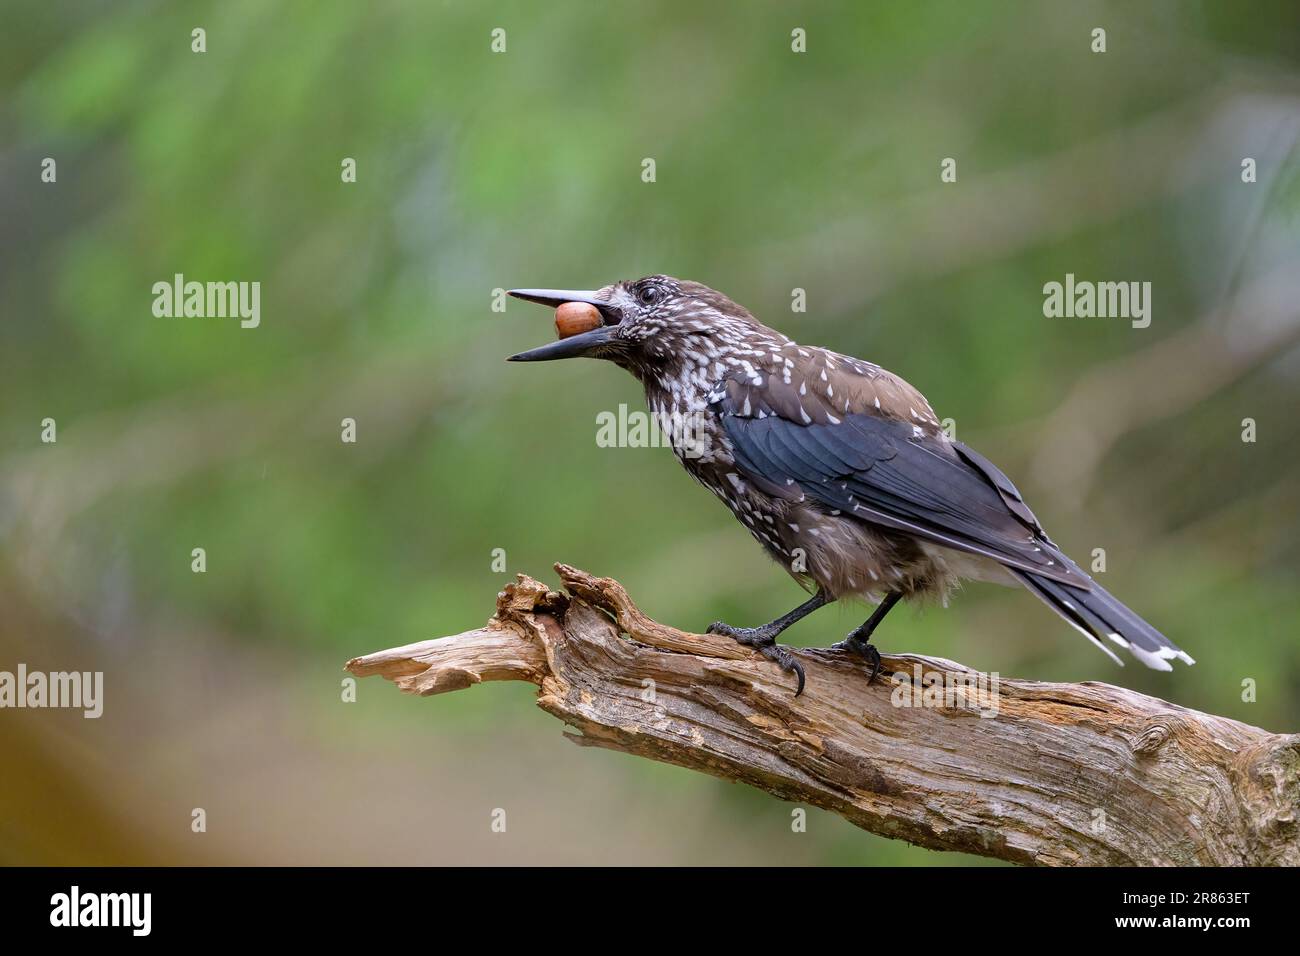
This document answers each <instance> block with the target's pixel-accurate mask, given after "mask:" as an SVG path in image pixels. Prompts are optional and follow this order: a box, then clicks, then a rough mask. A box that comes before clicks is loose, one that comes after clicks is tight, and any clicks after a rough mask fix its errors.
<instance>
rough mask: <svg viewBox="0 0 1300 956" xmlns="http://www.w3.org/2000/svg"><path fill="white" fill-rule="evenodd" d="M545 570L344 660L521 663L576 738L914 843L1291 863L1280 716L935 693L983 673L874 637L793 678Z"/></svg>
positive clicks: (438, 676) (1105, 696) (1024, 689)
mask: <svg viewBox="0 0 1300 956" xmlns="http://www.w3.org/2000/svg"><path fill="white" fill-rule="evenodd" d="M556 570H557V571H558V572H559V574H560V577H561V578H562V580H563V581H564V584H565V586H566V588H567V589H568V592H569V593H568V594H563V593H557V592H554V591H550V590H549V589H548V588H547V587H546V586H545V585H543V584H541V583H540V582H538V581H535V580H533V579H532V578H530V577H528V576H526V575H519V580H518V582H517V583H514V584H510V585H507V587H506V588H505V590H503V591H502V592H501V593H500V594H499V595H498V596H497V611H496V614H495V615H494V616H493V617H492V619H491V620H490V621H489V622H488V624H487V625H486V626H485V627H482V628H479V629H478V630H475V631H468V632H466V633H464V634H458V635H456V636H454V637H445V638H442V639H440V640H431V641H422V642H420V643H417V644H410V645H407V646H405V647H398V648H393V649H391V650H386V651H379V652H378V653H375V654H369V655H366V656H365V657H359V658H356V659H355V660H352V661H349V662H348V664H347V669H348V670H349V671H351V672H352V673H353V674H356V675H358V676H365V675H369V674H380V675H382V676H384V677H387V678H389V679H390V680H392V681H394V682H395V683H396V684H397V685H398V687H399V688H400V689H401V690H403V691H405V692H407V693H414V694H423V695H427V694H438V693H443V692H445V691H451V690H461V689H463V688H465V687H469V686H470V685H472V684H477V683H479V682H481V681H487V680H522V681H529V682H531V683H534V684H537V685H538V687H539V688H540V690H539V693H538V698H537V703H538V706H540V707H541V708H542V709H543V710H545V711H547V712H548V713H550V714H552V715H554V716H556V717H559V718H560V719H561V720H563V721H564V722H565V723H566V724H569V725H570V726H572V727H574V728H576V729H577V730H578V731H580V734H569V735H567V736H569V737H570V739H572V740H574V741H575V742H576V743H580V744H584V745H594V746H599V747H607V748H610V749H612V750H620V751H623V752H625V753H630V754H636V755H639V756H642V757H649V758H651V759H653V760H661V761H664V762H667V763H672V764H677V765H679V766H682V767H690V768H692V769H695V770H702V771H704V772H706V773H710V774H713V775H714V776H718V777H722V778H724V779H728V780H736V781H741V782H744V783H748V784H751V785H752V786H755V787H758V788H760V789H762V790H766V791H768V792H769V793H772V794H775V795H776V796H778V797H781V798H783V799H786V800H792V801H795V802H798V803H805V804H812V805H815V806H819V807H823V808H825V809H827V810H831V811H833V812H835V813H838V814H840V815H841V816H843V817H844V818H845V819H847V820H849V821H851V822H852V823H854V824H856V825H857V826H860V827H862V828H863V829H865V830H869V831H871V832H873V833H878V834H881V835H883V836H888V837H895V838H899V839H904V840H908V841H910V842H912V843H916V844H920V845H921V846H926V847H931V848H934V849H940V850H960V851H964V852H968V853H977V854H980V855H983V856H990V857H997V858H999V859H1004V860H1011V861H1013V862H1016V863H1027V864H1049V865H1062V864H1117V865H1162V864H1163V865H1168V864H1208V865H1290V866H1295V865H1297V864H1300V822H1298V821H1297V811H1298V809H1300V735H1280V734H1271V733H1267V732H1266V731H1263V730H1260V729H1258V728H1255V727H1251V726H1248V725H1246V724H1242V723H1239V722H1237V721H1235V720H1228V719H1226V718H1223V717H1215V716H1211V715H1209V714H1202V713H1197V712H1196V711H1192V710H1187V709H1185V708H1182V707H1177V706H1175V705H1173V704H1169V703H1166V702H1164V701H1161V700H1157V699H1155V698H1152V697H1147V696H1145V695H1142V694H1137V693H1134V692H1133V691H1129V690H1124V689H1123V688H1119V687H1112V686H1110V685H1108V684H1098V683H1091V682H1089V683H1084V684H1045V683H1038V682H1034V681H1024V680H1002V681H1000V682H999V683H998V684H996V685H985V686H984V691H985V694H984V695H979V694H976V693H974V692H972V691H970V690H966V691H963V690H961V689H960V687H959V688H958V690H957V691H956V692H955V693H953V694H950V695H949V696H948V698H947V699H944V698H943V696H942V692H941V691H938V690H935V689H934V688H936V687H942V686H949V687H952V686H957V685H961V684H963V683H969V682H971V681H972V680H974V679H976V678H980V677H986V676H987V675H978V674H977V673H976V672H975V671H971V670H970V669H968V668H964V667H962V666H961V665H960V664H954V663H952V662H951V661H945V660H938V659H934V658H926V657H918V656H914V655H899V656H893V657H886V658H885V659H884V668H885V672H886V673H889V672H892V673H893V675H894V676H893V678H892V679H888V680H883V681H882V680H879V679H878V680H877V682H876V683H874V684H870V685H868V683H867V681H866V665H865V664H864V663H863V662H862V661H860V660H859V659H857V658H855V657H853V656H851V655H849V654H847V653H843V652H840V651H835V650H830V649H800V650H798V651H797V654H798V656H799V659H800V661H801V662H802V663H803V665H804V668H805V669H806V671H807V674H808V686H807V690H805V692H804V693H803V695H801V696H800V697H797V698H796V697H795V696H794V678H793V676H792V675H790V674H787V673H784V672H782V671H781V670H779V669H778V668H777V667H776V666H775V665H774V664H772V663H770V662H769V661H767V660H766V659H765V658H762V657H760V656H759V655H757V654H756V653H753V652H752V651H750V650H749V649H747V648H744V647H741V646H740V645H738V644H736V643H735V642H733V641H731V640H730V639H727V638H722V637H715V636H712V635H700V634H688V633H686V632H683V631H679V630H676V629H675V628H671V627H667V626H665V625H662V624H658V623H656V622H655V621H652V620H650V619H649V618H647V617H646V616H645V615H644V614H642V613H641V611H640V610H638V609H637V607H636V605H634V604H633V603H632V601H631V599H630V598H629V597H628V596H627V594H626V592H625V591H624V590H623V588H622V586H621V585H619V583H618V582H617V581H614V580H612V579H609V578H597V577H593V576H591V575H589V574H587V573H586V572H583V571H579V570H577V569H576V568H571V567H568V566H566V565H556ZM625 635H626V636H625ZM940 681H942V682H945V683H943V684H937V683H936V682H940ZM926 687H929V688H930V690H929V691H928V693H923V691H924V689H925V688H926ZM909 705H910V706H909ZM981 712H983V713H984V714H985V715H986V716H981Z"/></svg>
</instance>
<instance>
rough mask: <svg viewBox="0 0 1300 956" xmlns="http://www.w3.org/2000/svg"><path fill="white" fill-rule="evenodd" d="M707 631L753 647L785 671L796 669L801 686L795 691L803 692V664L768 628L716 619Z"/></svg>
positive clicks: (796, 692) (796, 693)
mask: <svg viewBox="0 0 1300 956" xmlns="http://www.w3.org/2000/svg"><path fill="white" fill-rule="evenodd" d="M707 633H709V634H721V635H723V636H725V637H730V638H732V639H733V640H734V641H736V642H737V643H738V644H744V645H745V646H746V647H752V648H754V649H755V650H756V651H758V652H759V653H760V654H762V655H763V656H764V657H766V658H767V659H768V660H770V661H772V662H773V663H774V664H776V666H777V667H779V668H781V670H783V671H794V673H795V676H796V677H798V678H799V686H798V688H797V689H796V690H795V692H794V696H796V697H798V696H799V695H800V694H802V693H803V685H804V672H803V665H802V664H800V663H799V662H798V661H797V660H795V659H794V655H793V654H791V653H790V651H789V650H788V649H787V648H784V647H782V646H781V645H780V644H778V643H777V642H776V635H774V634H772V633H771V631H770V630H769V629H768V628H764V627H732V626H731V625H730V624H724V623H723V622H722V621H714V622H713V623H712V624H710V625H709V627H708V631H707Z"/></svg>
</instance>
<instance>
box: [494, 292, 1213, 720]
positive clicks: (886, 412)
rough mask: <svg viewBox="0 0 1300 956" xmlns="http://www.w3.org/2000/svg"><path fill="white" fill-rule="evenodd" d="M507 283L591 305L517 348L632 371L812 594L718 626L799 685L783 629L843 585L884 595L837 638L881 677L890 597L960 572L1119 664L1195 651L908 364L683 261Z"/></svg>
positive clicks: (1164, 662)
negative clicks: (722, 285)
mask: <svg viewBox="0 0 1300 956" xmlns="http://www.w3.org/2000/svg"><path fill="white" fill-rule="evenodd" d="M509 294H510V295H512V296H514V297H516V298H519V299H523V300H526V301H529V302H534V303H539V304H542V305H547V306H552V307H555V308H557V309H558V308H560V307H561V306H566V305H569V307H570V308H574V306H572V305H570V304H572V303H579V304H580V307H582V308H587V309H588V311H589V310H590V309H593V308H594V309H595V310H596V311H595V313H593V315H592V320H591V325H594V326H595V327H594V328H590V329H589V330H587V331H581V332H579V333H578V334H570V335H567V336H566V337H563V338H560V339H559V340H557V341H555V342H551V343H549V344H546V345H543V346H540V347H538V348H534V349H531V350H529V351H525V352H521V353H519V354H516V355H512V356H510V357H509V359H508V361H511V362H542V361H551V360H556V359H567V358H577V357H587V358H594V359H601V360H605V361H609V362H612V363H614V364H615V365H617V366H619V367H621V368H623V369H625V370H627V371H628V372H630V373H631V374H632V375H633V376H635V377H636V378H637V379H638V380H639V381H640V383H641V385H642V386H643V388H644V389H645V397H646V403H647V405H648V406H649V408H650V411H651V414H652V416H653V418H654V419H655V421H656V422H657V423H658V424H659V426H660V427H661V428H662V429H663V430H664V432H665V434H666V435H667V437H668V439H669V444H670V446H671V447H672V450H673V452H674V454H675V455H676V456H677V458H678V459H679V461H680V462H681V464H682V465H683V466H684V467H685V468H686V470H687V471H688V472H689V473H690V474H691V476H692V477H693V478H695V479H696V481H698V482H699V483H700V484H702V485H703V486H704V487H705V488H707V489H708V490H709V491H711V492H713V494H714V495H716V496H717V497H718V498H719V499H720V500H721V501H722V503H723V504H725V505H726V506H727V507H728V508H729V509H730V510H731V512H732V514H733V515H734V516H735V517H736V518H737V519H738V520H739V521H740V522H741V524H742V525H744V526H745V528H746V529H747V530H748V531H749V533H750V534H751V535H752V536H753V537H754V539H755V540H756V541H757V542H758V543H759V544H760V545H761V546H762V547H763V549H764V551H765V552H766V553H767V554H768V555H769V556H770V557H771V558H773V559H774V560H775V561H776V562H778V563H779V564H780V565H781V566H782V567H783V568H784V569H785V571H786V572H787V573H788V574H790V576H791V577H793V578H794V579H795V581H796V582H797V583H798V584H799V585H800V586H802V587H803V588H804V589H805V591H806V592H808V593H810V594H811V595H812V596H811V597H810V598H809V599H808V600H806V601H804V602H803V603H802V604H800V605H799V606H798V607H796V608H794V609H793V610H791V611H789V612H788V613H786V614H783V615H781V616H780V617H778V618H776V619H775V620H773V621H769V622H768V623H766V624H762V625H759V626H755V627H738V626H733V625H730V624H727V623H724V622H722V621H715V622H714V623H713V624H711V625H709V627H708V628H707V632H708V633H710V634H720V635H726V636H729V637H731V638H733V639H735V640H736V641H738V642H740V643H741V644H744V645H747V646H749V647H752V648H754V649H755V650H756V651H758V652H759V653H761V654H762V655H763V656H764V657H766V658H767V659H769V660H771V661H773V662H774V663H776V664H777V665H778V666H779V667H780V668H781V669H782V670H783V671H786V672H793V673H794V675H795V678H796V679H797V687H796V690H795V696H796V697H797V696H798V695H799V694H801V693H802V692H803V689H804V684H805V675H804V670H803V667H802V665H801V664H800V663H799V661H798V660H797V659H796V658H795V656H794V655H793V654H792V653H791V652H790V650H789V648H787V647H785V646H783V645H781V644H778V643H777V638H778V637H779V636H780V635H781V633H782V632H783V631H785V629H786V628H788V627H789V626H790V625H792V624H794V623H795V622H796V621H799V620H801V619H802V618H804V617H806V616H807V615H809V614H811V613H812V612H813V611H816V610H817V609H818V608H821V607H824V606H826V605H828V604H831V603H833V602H835V601H838V600H841V599H860V600H864V601H866V602H868V603H870V604H874V605H875V608H874V610H873V611H872V613H871V615H870V616H869V617H868V618H867V620H866V621H864V622H863V623H862V624H861V625H860V626H858V627H857V628H855V629H854V630H853V631H851V632H850V633H849V634H848V636H847V637H846V638H845V639H844V640H843V641H840V642H838V643H836V644H834V645H833V647H835V648H839V649H841V650H844V651H848V652H852V653H854V654H857V655H859V656H861V657H862V658H863V659H864V660H865V661H866V662H867V663H868V664H869V665H870V676H869V677H868V681H874V680H875V678H876V675H877V674H878V673H879V670H880V667H881V658H880V652H879V650H878V649H877V648H876V646H875V645H874V644H873V643H872V640H871V639H872V636H873V635H874V634H875V632H876V629H877V628H878V627H879V626H880V623H881V622H882V621H883V620H884V619H885V616H886V615H887V614H888V613H889V612H890V610H891V609H892V608H894V607H895V606H896V605H897V604H898V603H899V602H900V601H907V602H917V601H934V600H937V601H940V602H942V603H944V604H945V605H946V604H947V598H948V595H949V594H950V592H952V591H953V590H954V589H955V588H957V587H958V586H959V585H960V583H961V582H962V581H963V580H976V581H986V582H993V583H997V584H1005V585H1010V586H1021V587H1024V588H1025V589H1026V590H1028V591H1029V592H1030V593H1031V594H1033V595H1034V596H1036V597H1037V598H1039V599H1040V600H1042V601H1043V602H1044V603H1045V604H1046V605H1047V606H1048V607H1050V608H1051V609H1052V610H1053V611H1055V612H1056V613H1057V614H1058V615H1060V616H1061V617H1062V618H1064V619H1065V620H1066V621H1067V622H1068V623H1069V624H1070V625H1072V626H1073V627H1074V628H1075V630H1077V631H1078V632H1079V633H1081V634H1082V635H1083V636H1084V637H1086V638H1087V639H1088V640H1090V641H1091V642H1092V643H1093V644H1094V645H1096V646H1097V647H1098V648H1100V649H1101V650H1102V651H1103V652H1104V653H1105V654H1106V655H1107V656H1108V657H1110V658H1111V660H1112V661H1114V662H1115V663H1116V664H1119V665H1120V666H1123V661H1122V660H1120V658H1119V657H1118V656H1117V655H1116V653H1115V652H1114V651H1113V650H1112V649H1111V646H1112V645H1113V646H1115V647H1117V648H1120V649H1123V650H1124V651H1126V652H1128V653H1129V654H1131V655H1133V656H1134V657H1135V658H1137V659H1138V660H1139V661H1141V662H1142V663H1143V664H1145V665H1147V666H1148V667H1150V668H1154V669H1155V670H1161V671H1169V670H1172V669H1173V668H1172V665H1171V663H1170V662H1171V661H1173V660H1175V659H1177V660H1181V661H1183V662H1184V663H1186V664H1193V663H1195V661H1193V660H1192V658H1191V657H1190V656H1188V654H1187V653H1186V652H1185V651H1183V650H1182V649H1180V648H1179V647H1178V646H1176V645H1175V644H1174V643H1173V642H1172V641H1170V640H1169V638H1167V637H1165V636H1164V635H1163V634H1161V633H1160V632H1159V631H1158V630H1156V629H1155V628H1154V627H1153V626H1152V625H1150V624H1148V623H1147V622H1146V621H1145V620H1143V619H1142V618H1141V617H1139V616H1138V615H1137V614H1136V613H1135V612H1134V611H1132V610H1130V609H1129V608H1128V607H1126V606H1125V605H1124V604H1122V603H1121V602H1120V601H1119V600H1118V599H1117V598H1115V597H1114V596H1112V595H1111V594H1110V592H1108V591H1107V590H1106V589H1105V588H1103V587H1102V586H1101V585H1100V584H1098V583H1097V582H1096V581H1094V580H1093V579H1092V578H1091V577H1090V576H1089V575H1088V574H1087V573H1086V572H1085V571H1084V570H1083V569H1082V568H1080V567H1079V565H1077V564H1076V563H1075V562H1074V561H1072V560H1070V558H1069V557H1068V556H1067V555H1066V554H1065V553H1064V552H1063V551H1062V550H1061V549H1060V548H1059V547H1057V546H1056V544H1055V543H1054V542H1053V541H1052V540H1051V538H1049V537H1048V535H1047V533H1046V532H1045V531H1044V530H1043V527H1042V525H1041V524H1040V523H1039V520H1038V518H1037V517H1035V515H1034V513H1033V512H1032V511H1031V510H1030V509H1029V506H1028V505H1027V504H1026V503H1025V501H1024V499H1023V498H1022V497H1021V494H1020V492H1019V491H1018V490H1017V489H1016V486H1015V485H1014V484H1012V482H1011V480H1010V479H1009V478H1008V477H1007V476H1006V475H1005V474H1003V472H1002V471H1001V470H1000V469H998V467H997V466H996V465H994V464H993V463H992V462H991V461H989V459H987V458H985V457H984V456H983V455H981V454H980V453H978V452H977V451H975V450H974V449H972V448H970V447H969V446H967V445H966V444H964V443H963V442H961V441H958V440H956V439H955V438H953V437H950V435H949V434H948V433H947V431H945V429H944V428H943V426H942V425H941V423H940V420H939V418H938V417H937V416H936V414H935V412H934V410H933V409H932V408H931V406H930V403H929V402H928V401H926V399H925V397H924V396H923V395H922V394H921V393H920V392H919V391H918V390H917V389H916V388H914V387H913V386H912V385H910V384H908V383H907V382H906V381H904V380H903V379H902V378H901V377H899V376H898V375H895V374H894V373H892V372H890V371H887V370H886V369H884V368H882V367H880V366H879V365H876V364H874V363H872V362H868V361H864V360H862V359H858V358H854V357H852V356H848V355H842V354H840V353H838V352H834V351H831V350H830V349H826V348H819V347H816V346H810V345H801V344H799V343H797V342H795V341H793V340H792V339H790V338H788V337H787V336H785V335H784V334H782V333H781V332H778V331H777V330H776V329H773V328H770V327H768V326H766V325H764V324H762V323H761V322H759V321H758V320H757V319H756V318H755V317H754V316H753V315H752V314H750V312H749V311H748V310H747V309H745V308H744V307H743V306H741V305H738V304H737V303H736V302H734V301H732V300H731V299H730V298H728V297H727V296H726V295H724V294H723V293H721V292H718V291H716V290H714V289H711V288H709V287H708V286H706V285H703V284H701V283H698V282H692V281H688V280H683V279H676V278H673V277H672V276H667V275H650V276H646V277H644V278H640V279H635V280H620V281H618V282H614V283H612V284H610V285H607V286H604V287H603V288H600V289H595V290H588V291H578V290H567V289H513V290H510V292H509ZM561 334H564V332H563V331H562V332H561Z"/></svg>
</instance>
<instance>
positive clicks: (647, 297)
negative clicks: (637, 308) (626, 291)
mask: <svg viewBox="0 0 1300 956" xmlns="http://www.w3.org/2000/svg"><path fill="white" fill-rule="evenodd" d="M636 297H637V301H638V302H640V303H641V304H642V305H654V304H655V303H656V302H658V301H659V290H658V289H656V288H655V287H654V286H652V285H648V286H645V287H643V288H642V289H641V290H640V291H639V292H637V294H636Z"/></svg>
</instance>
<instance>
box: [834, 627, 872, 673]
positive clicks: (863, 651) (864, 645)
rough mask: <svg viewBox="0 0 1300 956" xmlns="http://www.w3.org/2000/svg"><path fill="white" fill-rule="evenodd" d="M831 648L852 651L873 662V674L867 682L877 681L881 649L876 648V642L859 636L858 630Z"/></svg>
mask: <svg viewBox="0 0 1300 956" xmlns="http://www.w3.org/2000/svg"><path fill="white" fill-rule="evenodd" d="M831 648H832V649H833V650H839V651H852V652H853V653H854V654H857V655H859V656H860V657H865V658H866V659H867V661H868V663H870V664H871V676H870V677H868V678H867V683H868V684H872V683H875V680H876V675H877V674H879V673H880V651H878V650H876V645H875V644H872V643H871V642H870V641H864V640H863V639H862V638H861V637H859V636H858V632H857V631H854V632H853V633H852V634H850V635H849V636H848V637H846V638H845V639H844V640H842V641H840V642H839V643H838V644H832V645H831Z"/></svg>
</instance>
